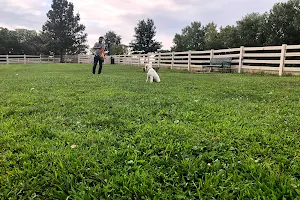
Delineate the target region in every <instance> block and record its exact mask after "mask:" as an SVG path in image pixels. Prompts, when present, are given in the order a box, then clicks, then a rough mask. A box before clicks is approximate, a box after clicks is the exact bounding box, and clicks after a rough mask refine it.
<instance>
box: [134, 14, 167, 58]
mask: <svg viewBox="0 0 300 200" xmlns="http://www.w3.org/2000/svg"><path fill="white" fill-rule="evenodd" d="M134 31H135V35H134V40H133V41H132V42H131V44H130V46H132V47H133V51H143V52H145V53H148V52H155V51H157V50H158V49H160V48H161V47H162V45H161V43H160V42H157V41H156V40H155V39H154V37H155V35H156V27H155V25H154V21H153V20H152V19H149V18H148V19H147V20H141V21H139V22H138V24H137V26H136V27H135V28H134Z"/></svg>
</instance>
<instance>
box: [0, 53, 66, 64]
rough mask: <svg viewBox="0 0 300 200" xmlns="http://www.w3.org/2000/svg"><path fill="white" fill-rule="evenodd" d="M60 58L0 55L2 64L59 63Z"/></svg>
mask: <svg viewBox="0 0 300 200" xmlns="http://www.w3.org/2000/svg"><path fill="white" fill-rule="evenodd" d="M59 61H60V59H59V58H54V57H53V56H52V57H51V56H42V55H40V56H36V55H0V64H1V63H2V64H28V63H57V62H59Z"/></svg>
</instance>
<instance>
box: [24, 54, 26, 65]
mask: <svg viewBox="0 0 300 200" xmlns="http://www.w3.org/2000/svg"><path fill="white" fill-rule="evenodd" d="M24 64H26V55H25V54H24Z"/></svg>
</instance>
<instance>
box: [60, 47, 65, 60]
mask: <svg viewBox="0 0 300 200" xmlns="http://www.w3.org/2000/svg"><path fill="white" fill-rule="evenodd" d="M63 62H64V50H63V49H60V63H63Z"/></svg>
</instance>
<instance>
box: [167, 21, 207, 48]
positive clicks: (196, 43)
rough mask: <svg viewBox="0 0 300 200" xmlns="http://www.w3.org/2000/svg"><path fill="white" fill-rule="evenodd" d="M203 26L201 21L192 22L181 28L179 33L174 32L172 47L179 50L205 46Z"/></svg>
mask: <svg viewBox="0 0 300 200" xmlns="http://www.w3.org/2000/svg"><path fill="white" fill-rule="evenodd" d="M204 39H205V28H204V27H203V26H202V25H201V22H192V23H191V25H189V26H186V27H185V28H183V29H182V33H181V35H179V34H176V35H175V37H174V39H173V43H174V46H173V48H172V49H174V50H175V49H180V50H185V51H186V50H194V51H197V50H203V49H204V48H205V41H204Z"/></svg>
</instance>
